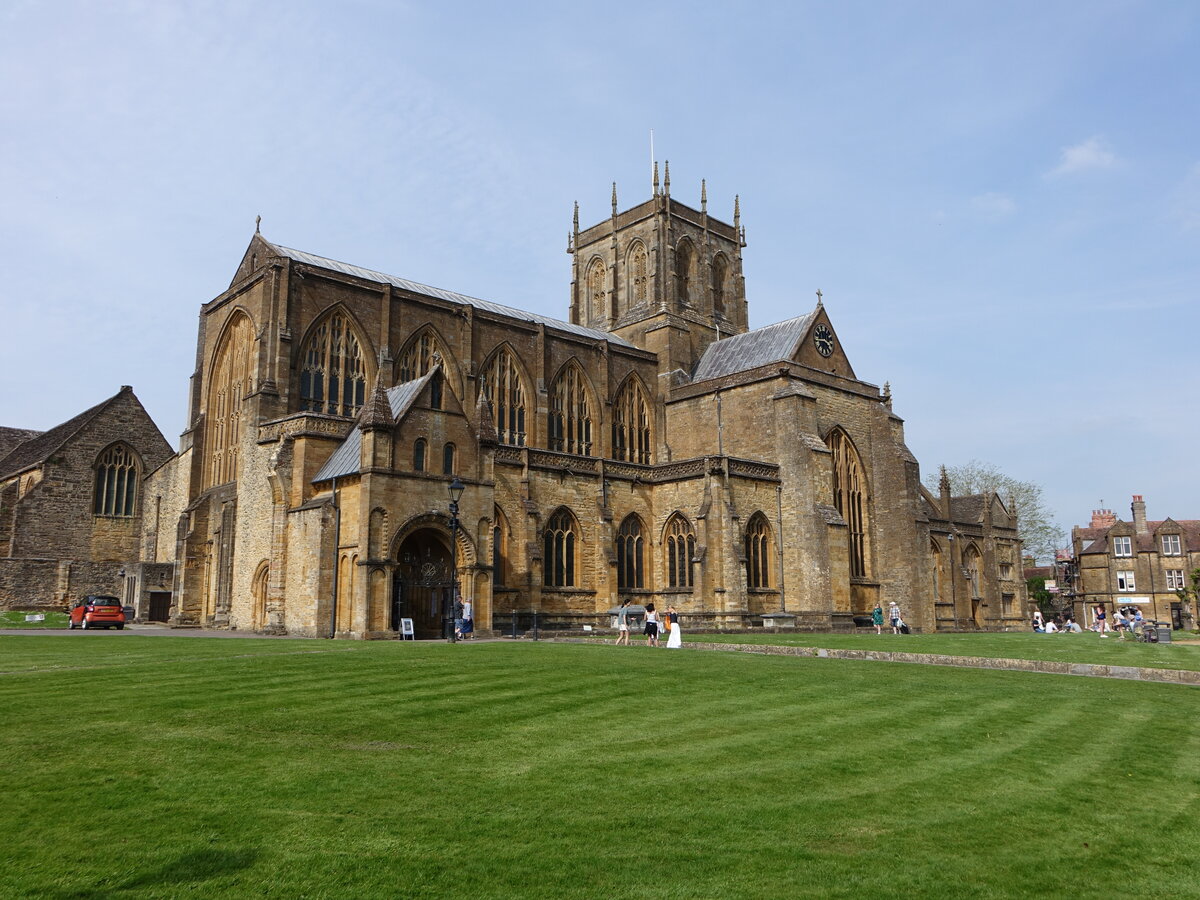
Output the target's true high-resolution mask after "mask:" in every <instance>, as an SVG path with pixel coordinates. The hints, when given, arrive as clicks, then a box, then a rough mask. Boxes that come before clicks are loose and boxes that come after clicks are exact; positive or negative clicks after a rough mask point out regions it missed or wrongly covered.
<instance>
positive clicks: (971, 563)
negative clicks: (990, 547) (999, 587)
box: [966, 547, 983, 598]
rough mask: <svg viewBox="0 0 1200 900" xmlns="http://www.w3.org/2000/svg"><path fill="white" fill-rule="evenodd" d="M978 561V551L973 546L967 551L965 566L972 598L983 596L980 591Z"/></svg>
mask: <svg viewBox="0 0 1200 900" xmlns="http://www.w3.org/2000/svg"><path fill="white" fill-rule="evenodd" d="M979 562H980V559H979V551H978V550H976V549H975V548H974V547H972V548H971V550H970V552H968V553H967V559H966V567H967V582H968V583H969V584H970V585H971V596H972V597H974V598H978V597H982V596H983V594H982V593H980V584H979V569H980V565H979Z"/></svg>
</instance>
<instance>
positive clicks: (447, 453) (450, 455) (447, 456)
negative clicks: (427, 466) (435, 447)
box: [442, 444, 455, 475]
mask: <svg viewBox="0 0 1200 900" xmlns="http://www.w3.org/2000/svg"><path fill="white" fill-rule="evenodd" d="M454 463H455V451H454V445H453V444H447V445H446V446H445V447H443V448H442V474H443V475H453V474H454Z"/></svg>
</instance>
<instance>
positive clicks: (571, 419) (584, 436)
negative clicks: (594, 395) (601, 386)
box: [549, 363, 592, 456]
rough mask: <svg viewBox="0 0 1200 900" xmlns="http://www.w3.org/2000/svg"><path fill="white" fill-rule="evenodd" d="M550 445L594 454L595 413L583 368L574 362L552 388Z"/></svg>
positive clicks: (551, 447) (571, 451)
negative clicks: (593, 417)
mask: <svg viewBox="0 0 1200 900" xmlns="http://www.w3.org/2000/svg"><path fill="white" fill-rule="evenodd" d="M549 430H550V449H551V450H557V451H559V452H560V453H577V454H579V455H580V456H591V453H592V414H591V410H590V409H589V408H588V395H587V389H586V387H585V384H584V376H583V370H582V369H580V368H579V366H577V365H575V364H574V363H571V364H570V365H568V366H567V367H566V368H565V369H564V370H563V371H562V373H561V374H560V375H559V376H558V378H557V379H556V380H555V382H554V386H553V387H552V388H551V389H550V429H549Z"/></svg>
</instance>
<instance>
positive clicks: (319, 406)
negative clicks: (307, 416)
mask: <svg viewBox="0 0 1200 900" xmlns="http://www.w3.org/2000/svg"><path fill="white" fill-rule="evenodd" d="M300 358H301V359H302V360H303V361H304V362H303V367H302V368H301V370H300V408H301V409H302V410H305V411H307V412H318V413H327V414H329V415H331V416H353V415H354V414H355V413H357V412H358V410H359V408H360V407H361V406H362V405H363V401H364V400H365V398H366V394H367V376H366V370H365V368H364V364H363V353H362V347H361V346H360V345H359V343H358V338H356V337H355V336H354V331H353V329H352V328H351V327H350V319H349V317H348V316H346V314H345V313H342V312H335V313H334V314H333V315H332V316H330V317H329V318H327V319H326V320H325V321H324V322H322V323H321V324H320V325H319V326H317V328H316V330H315V331H313V333H312V335H311V336H310V337H309V339H308V344H307V345H306V346H305V348H304V352H303V353H301V354H300Z"/></svg>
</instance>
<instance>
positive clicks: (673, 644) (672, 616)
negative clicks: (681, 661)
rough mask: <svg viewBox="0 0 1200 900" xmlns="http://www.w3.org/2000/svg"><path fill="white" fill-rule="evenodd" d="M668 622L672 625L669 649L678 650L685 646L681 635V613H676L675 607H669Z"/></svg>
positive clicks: (668, 641) (668, 642)
mask: <svg viewBox="0 0 1200 900" xmlns="http://www.w3.org/2000/svg"><path fill="white" fill-rule="evenodd" d="M667 621H669V622H670V623H671V634H670V636H669V637H668V638H667V649H668V650H671V649H675V650H678V649H679V648H680V647H682V646H683V637H682V635H680V633H679V613H677V612H675V607H673V606H668V607H667Z"/></svg>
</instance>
